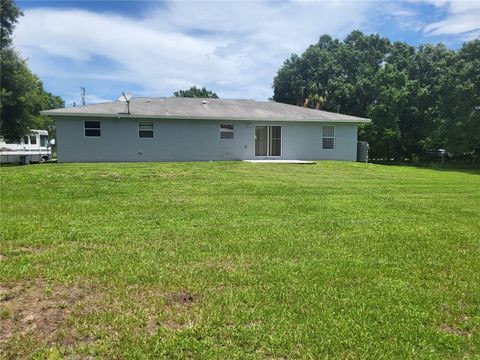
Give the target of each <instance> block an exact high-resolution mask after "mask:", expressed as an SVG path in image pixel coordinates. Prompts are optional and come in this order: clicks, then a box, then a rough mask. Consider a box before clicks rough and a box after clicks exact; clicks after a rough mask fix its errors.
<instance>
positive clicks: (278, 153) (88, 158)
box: [42, 97, 370, 162]
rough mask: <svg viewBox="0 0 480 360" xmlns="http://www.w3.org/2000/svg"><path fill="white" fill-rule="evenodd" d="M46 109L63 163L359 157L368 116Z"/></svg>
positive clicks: (263, 107) (161, 103)
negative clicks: (359, 129) (361, 132)
mask: <svg viewBox="0 0 480 360" xmlns="http://www.w3.org/2000/svg"><path fill="white" fill-rule="evenodd" d="M128 105H129V106H128V108H129V109H127V103H126V102H122V101H114V102H106V103H99V104H92V105H86V106H81V107H72V108H64V109H55V110H47V111H42V114H44V115H49V116H52V117H54V118H55V123H56V132H57V140H56V141H57V142H56V144H57V155H58V161H59V162H114V161H209V160H254V159H282V160H292V159H301V160H321V159H330V160H348V161H356V159H357V127H358V125H359V124H361V123H368V122H370V120H369V119H365V118H360V117H356V116H349V115H342V114H337V113H331V112H327V111H321V110H315V109H309V108H304V107H298V106H293V105H287V104H281V103H276V102H267V101H254V100H222V99H199V98H180V97H175V98H133V99H131V100H130V102H129V104H128Z"/></svg>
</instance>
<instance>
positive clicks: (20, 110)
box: [0, 0, 64, 141]
mask: <svg viewBox="0 0 480 360" xmlns="http://www.w3.org/2000/svg"><path fill="white" fill-rule="evenodd" d="M1 6H2V8H1V10H2V14H1V26H2V33H1V35H2V48H1V50H0V55H1V59H0V61H1V63H0V66H1V72H0V84H1V86H0V120H1V123H0V135H1V136H2V137H3V138H4V139H5V140H7V141H16V140H18V139H19V138H20V137H21V136H22V135H24V134H25V133H27V132H28V131H29V129H31V128H34V127H36V128H40V129H45V128H46V129H48V130H50V131H52V128H53V127H52V125H53V120H52V119H50V118H48V117H46V116H41V115H40V111H41V110H47V109H53V108H58V107H63V106H64V102H63V100H62V99H61V98H60V97H58V96H54V95H52V94H51V93H49V92H46V91H45V90H44V88H43V83H42V82H41V81H40V79H39V78H38V77H37V76H36V75H35V74H33V73H32V72H31V71H30V69H29V68H28V65H27V63H26V61H25V60H24V59H22V58H21V57H20V55H19V54H18V53H17V52H16V51H15V49H14V48H13V47H12V43H11V34H12V32H13V29H14V26H15V23H16V22H17V20H18V17H19V16H21V15H22V12H21V11H20V10H19V9H18V8H17V7H16V6H15V4H14V3H13V2H12V1H10V0H1Z"/></svg>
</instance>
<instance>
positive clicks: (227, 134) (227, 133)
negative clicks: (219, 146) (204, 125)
mask: <svg viewBox="0 0 480 360" xmlns="http://www.w3.org/2000/svg"><path fill="white" fill-rule="evenodd" d="M220 139H233V125H232V124H220Z"/></svg>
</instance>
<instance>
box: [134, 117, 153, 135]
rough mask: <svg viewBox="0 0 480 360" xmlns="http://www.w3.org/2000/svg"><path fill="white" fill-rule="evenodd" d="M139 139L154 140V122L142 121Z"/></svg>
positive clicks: (139, 127) (139, 124)
mask: <svg viewBox="0 0 480 360" xmlns="http://www.w3.org/2000/svg"><path fill="white" fill-rule="evenodd" d="M138 137H139V138H153V122H152V121H140V122H139V123H138Z"/></svg>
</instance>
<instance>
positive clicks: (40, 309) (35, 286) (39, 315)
mask: <svg viewBox="0 0 480 360" xmlns="http://www.w3.org/2000/svg"><path fill="white" fill-rule="evenodd" d="M86 293H87V292H86V291H85V289H82V288H80V287H76V286H65V285H59V284H51V283H49V282H47V281H45V280H33V281H27V282H16V283H10V284H0V349H2V352H3V350H6V349H7V348H8V343H9V342H10V341H23V340H24V339H28V341H30V342H34V343H37V344H39V345H42V344H43V345H45V344H51V343H55V342H57V341H58V340H59V339H58V334H59V330H60V329H62V328H63V327H64V325H65V320H66V319H67V317H68V316H69V315H70V314H71V313H72V312H73V311H74V309H75V307H76V306H77V305H78V304H79V303H81V302H85V301H86V299H87V296H85V294H86Z"/></svg>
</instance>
